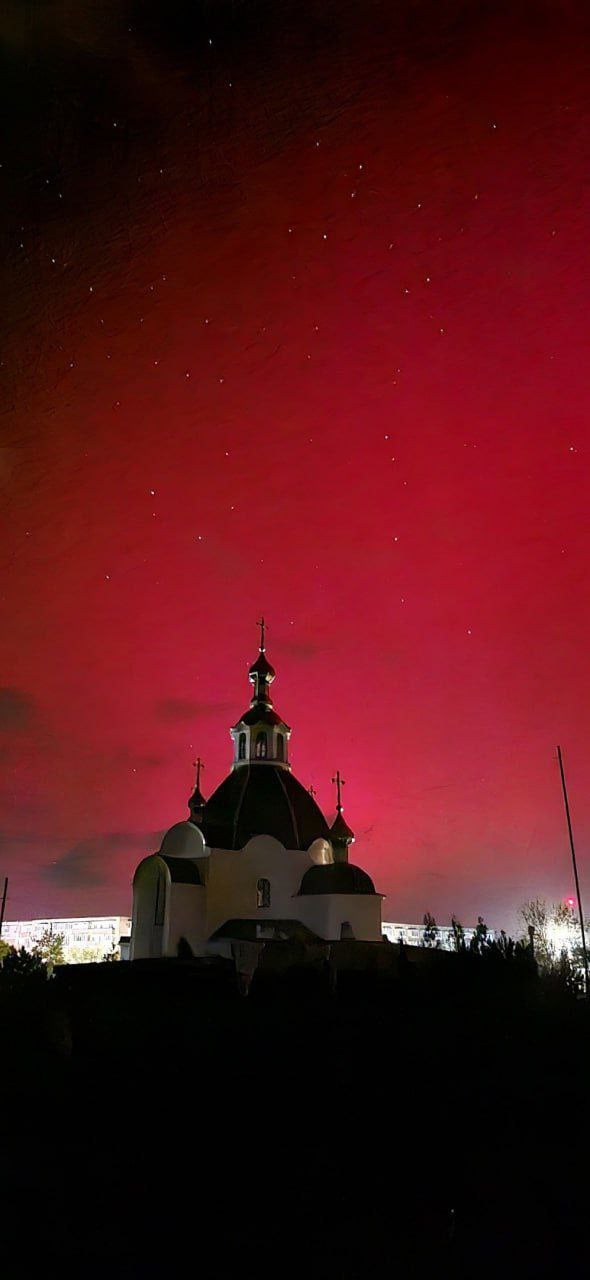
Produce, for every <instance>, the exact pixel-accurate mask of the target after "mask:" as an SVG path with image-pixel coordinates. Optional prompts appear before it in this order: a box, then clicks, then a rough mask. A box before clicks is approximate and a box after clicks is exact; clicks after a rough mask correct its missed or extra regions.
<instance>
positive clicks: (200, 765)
mask: <svg viewBox="0 0 590 1280" xmlns="http://www.w3.org/2000/svg"><path fill="white" fill-rule="evenodd" d="M204 768H205V766H204V764H203V761H202V760H201V757H200V756H197V758H196V760H193V769H196V770H197V791H199V790H200V785H201V769H204Z"/></svg>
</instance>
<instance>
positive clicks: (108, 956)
mask: <svg viewBox="0 0 590 1280" xmlns="http://www.w3.org/2000/svg"><path fill="white" fill-rule="evenodd" d="M120 959H121V952H120V950H119V948H118V946H117V944H116V943H115V942H112V943H111V949H110V951H105V952H104V955H103V956H102V962H103V964H112V963H113V962H114V961H115V960H120Z"/></svg>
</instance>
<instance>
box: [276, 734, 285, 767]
mask: <svg viewBox="0 0 590 1280" xmlns="http://www.w3.org/2000/svg"><path fill="white" fill-rule="evenodd" d="M284 759H285V739H284V738H283V735H282V733H277V760H284Z"/></svg>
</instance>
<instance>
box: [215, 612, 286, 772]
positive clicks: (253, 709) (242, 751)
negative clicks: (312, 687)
mask: <svg viewBox="0 0 590 1280" xmlns="http://www.w3.org/2000/svg"><path fill="white" fill-rule="evenodd" d="M258 626H259V627H260V646H259V653H258V657H257V659H256V661H255V662H253V663H252V666H251V667H250V670H249V672H248V679H249V681H250V684H251V685H252V687H253V690H254V693H253V696H252V698H251V701H250V706H249V708H248V710H247V711H246V712H244V715H243V716H241V717H240V719H239V720H238V722H237V724H235V725H234V726H233V728H232V729H230V733H231V736H232V739H233V744H234V762H233V768H234V769H240V768H243V767H244V766H246V765H249V764H252V763H253V762H255V763H256V764H272V765H274V766H275V767H279V768H281V769H290V768H291V766H290V764H289V761H288V744H289V738H290V737H291V730H290V728H289V725H288V724H285V721H284V720H282V719H281V717H280V715H278V713H277V712H276V711H275V709H274V707H273V701H272V696H271V692H270V686H271V684H272V683H273V680H274V679H275V675H276V672H275V669H274V667H273V666H271V664H270V662H269V661H268V658H267V656H266V643H265V635H266V624H265V621H264V618H261V619H260V622H259V623H258Z"/></svg>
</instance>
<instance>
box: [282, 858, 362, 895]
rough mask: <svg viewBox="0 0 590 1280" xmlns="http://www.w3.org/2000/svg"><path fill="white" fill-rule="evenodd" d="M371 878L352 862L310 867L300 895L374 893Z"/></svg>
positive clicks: (300, 887)
mask: <svg viewBox="0 0 590 1280" xmlns="http://www.w3.org/2000/svg"><path fill="white" fill-rule="evenodd" d="M374 892H375V885H374V884H373V881H372V880H371V877H370V876H368V875H367V873H366V871H363V870H362V868H361V867H355V866H354V864H353V863H352V862H332V863H328V864H327V865H326V866H320V865H319V864H318V865H317V866H315V867H310V868H309V871H306V872H305V875H304V877H303V880H302V881H301V884H300V886H299V893H300V894H316V893H374Z"/></svg>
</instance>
